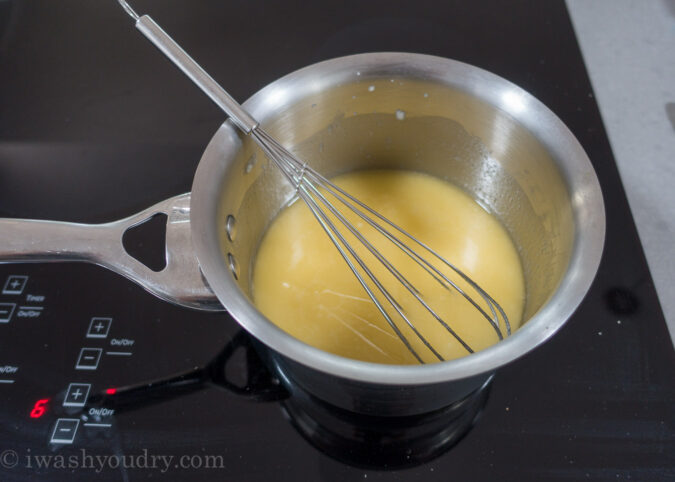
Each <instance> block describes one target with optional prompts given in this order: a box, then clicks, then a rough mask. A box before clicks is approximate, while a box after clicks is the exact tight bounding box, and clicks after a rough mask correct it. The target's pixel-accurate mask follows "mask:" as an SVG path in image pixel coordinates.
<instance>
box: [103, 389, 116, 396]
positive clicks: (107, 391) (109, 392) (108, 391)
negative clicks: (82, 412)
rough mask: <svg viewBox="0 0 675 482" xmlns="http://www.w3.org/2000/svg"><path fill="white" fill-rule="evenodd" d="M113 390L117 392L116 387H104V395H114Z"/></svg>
mask: <svg viewBox="0 0 675 482" xmlns="http://www.w3.org/2000/svg"><path fill="white" fill-rule="evenodd" d="M115 392H117V388H106V389H105V393H106V395H115Z"/></svg>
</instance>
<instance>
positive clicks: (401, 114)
mask: <svg viewBox="0 0 675 482" xmlns="http://www.w3.org/2000/svg"><path fill="white" fill-rule="evenodd" d="M396 118H397V119H398V120H403V119H405V111H402V110H401V109H397V110H396Z"/></svg>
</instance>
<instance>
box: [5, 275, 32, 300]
mask: <svg viewBox="0 0 675 482" xmlns="http://www.w3.org/2000/svg"><path fill="white" fill-rule="evenodd" d="M26 281H28V276H19V275H15V274H14V275H12V276H10V277H9V278H7V281H5V286H4V287H3V288H2V294H3V295H20V294H21V293H23V289H24V288H25V287H26Z"/></svg>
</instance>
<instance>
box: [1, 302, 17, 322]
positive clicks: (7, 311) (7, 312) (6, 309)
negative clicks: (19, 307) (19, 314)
mask: <svg viewBox="0 0 675 482" xmlns="http://www.w3.org/2000/svg"><path fill="white" fill-rule="evenodd" d="M15 308H16V303H0V323H9V320H11V319H12V315H13V314H14V309H15Z"/></svg>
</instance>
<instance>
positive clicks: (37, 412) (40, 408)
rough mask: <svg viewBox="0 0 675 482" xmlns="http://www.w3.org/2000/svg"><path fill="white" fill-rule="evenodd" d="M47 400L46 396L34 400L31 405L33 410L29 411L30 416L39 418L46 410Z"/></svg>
mask: <svg viewBox="0 0 675 482" xmlns="http://www.w3.org/2000/svg"><path fill="white" fill-rule="evenodd" d="M48 402H49V399H48V398H42V399H40V400H38V401H37V402H35V405H33V410H31V411H30V418H40V417H42V416H43V415H44V414H45V412H46V411H47V403H48Z"/></svg>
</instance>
